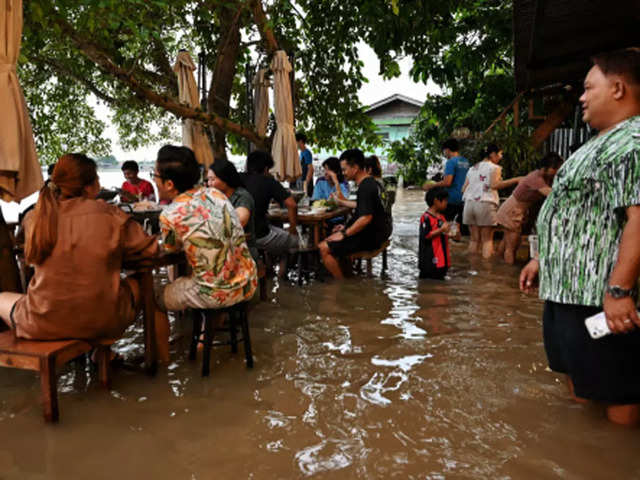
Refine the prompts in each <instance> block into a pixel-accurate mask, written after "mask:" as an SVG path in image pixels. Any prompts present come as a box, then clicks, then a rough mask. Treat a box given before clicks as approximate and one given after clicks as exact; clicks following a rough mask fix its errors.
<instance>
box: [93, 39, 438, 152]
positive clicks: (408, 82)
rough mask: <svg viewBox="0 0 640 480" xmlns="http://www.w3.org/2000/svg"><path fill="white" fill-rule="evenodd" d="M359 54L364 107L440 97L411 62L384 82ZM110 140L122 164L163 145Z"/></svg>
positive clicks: (366, 51)
mask: <svg viewBox="0 0 640 480" xmlns="http://www.w3.org/2000/svg"><path fill="white" fill-rule="evenodd" d="M358 50H359V52H360V59H361V60H362V62H363V63H364V67H363V73H364V75H365V77H367V78H368V79H369V83H365V84H364V85H363V86H362V88H361V89H360V92H359V97H360V102H361V103H362V104H363V105H371V104H372V103H375V102H377V101H379V100H382V99H384V98H386V97H389V96H391V95H394V94H396V93H401V94H402V95H405V96H408V97H412V98H414V99H416V100H419V101H424V100H425V98H426V95H427V94H428V93H438V92H439V88H438V87H437V86H436V85H435V84H433V83H429V84H428V85H424V84H423V83H416V82H414V81H413V80H412V79H411V77H410V76H409V70H410V69H411V66H412V60H411V59H410V58H405V59H403V60H401V61H400V71H401V75H400V77H397V78H394V79H391V80H384V79H383V78H382V77H381V76H380V75H378V71H379V68H380V62H379V61H378V58H377V56H376V54H375V53H374V51H373V50H372V49H371V48H370V47H369V46H367V45H366V44H364V43H361V44H360V45H359V46H358ZM97 109H98V112H99V114H101V113H102V112H104V115H105V117H106V116H108V110H107V109H106V107H104V106H98V107H97ZM107 136H108V137H109V138H111V141H112V146H113V152H112V153H113V155H114V156H115V157H116V158H117V159H118V160H119V161H124V160H137V161H143V160H153V159H154V158H155V155H156V152H157V151H158V149H159V148H160V146H161V145H160V144H158V145H151V146H148V147H145V148H141V149H139V150H135V151H125V150H123V149H122V147H121V146H120V144H119V142H118V135H117V133H116V130H115V128H110V127H109V128H108V129H107Z"/></svg>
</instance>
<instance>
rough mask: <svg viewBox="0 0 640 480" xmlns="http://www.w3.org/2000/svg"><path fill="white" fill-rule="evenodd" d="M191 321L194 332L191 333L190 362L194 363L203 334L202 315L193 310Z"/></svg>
mask: <svg viewBox="0 0 640 480" xmlns="http://www.w3.org/2000/svg"><path fill="white" fill-rule="evenodd" d="M190 314H191V320H192V321H193V330H192V333H191V344H190V345H189V360H191V361H194V360H195V359H196V355H197V353H198V342H199V341H200V335H201V334H202V314H201V313H200V312H199V311H197V310H191V312H190Z"/></svg>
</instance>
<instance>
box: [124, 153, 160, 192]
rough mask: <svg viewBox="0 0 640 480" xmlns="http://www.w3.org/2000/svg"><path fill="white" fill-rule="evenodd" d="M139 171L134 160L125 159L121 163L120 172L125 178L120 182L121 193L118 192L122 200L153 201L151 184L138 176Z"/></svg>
mask: <svg viewBox="0 0 640 480" xmlns="http://www.w3.org/2000/svg"><path fill="white" fill-rule="evenodd" d="M139 171H140V167H138V162H136V161H134V160H127V161H126V162H124V163H123V164H122V173H123V174H124V178H125V179H126V180H125V182H124V183H123V184H122V188H121V189H122V194H120V197H121V200H122V201H123V202H139V201H141V200H150V201H152V202H153V201H155V195H154V193H153V185H151V182H147V181H146V180H144V179H142V178H140V177H138V172H139Z"/></svg>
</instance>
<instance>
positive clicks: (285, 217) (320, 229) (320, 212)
mask: <svg viewBox="0 0 640 480" xmlns="http://www.w3.org/2000/svg"><path fill="white" fill-rule="evenodd" d="M349 213H351V208H349V207H336V208H333V209H327V208H312V207H298V215H297V217H296V218H297V222H298V225H304V226H307V227H309V229H311V231H312V235H311V237H310V240H311V242H310V244H309V248H317V247H318V244H319V243H320V242H321V241H322V240H324V239H325V238H326V237H327V232H326V229H327V221H328V220H332V219H335V218H340V217H346V216H347V215H349ZM267 218H268V219H269V221H272V222H279V223H285V222H288V221H289V212H288V210H287V209H286V208H270V209H269V210H268V212H267Z"/></svg>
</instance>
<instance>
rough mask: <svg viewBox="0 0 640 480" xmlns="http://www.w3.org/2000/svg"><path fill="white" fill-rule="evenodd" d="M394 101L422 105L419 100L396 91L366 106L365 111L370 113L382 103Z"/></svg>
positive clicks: (382, 104)
mask: <svg viewBox="0 0 640 480" xmlns="http://www.w3.org/2000/svg"><path fill="white" fill-rule="evenodd" d="M395 101H400V102H404V103H408V104H410V105H414V106H416V107H422V104H423V102H421V101H420V100H416V99H415V98H411V97H407V96H405V95H401V94H399V93H396V94H395V95H391V96H390V97H387V98H383V99H382V100H379V101H377V102H375V103H372V104H371V105H369V106H368V107H367V109H366V110H365V113H370V112H372V111H373V110H376V109H378V108H380V107H382V106H384V105H387V104H389V103H391V102H395Z"/></svg>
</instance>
